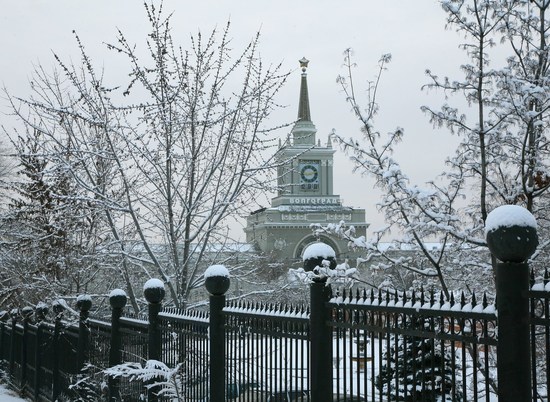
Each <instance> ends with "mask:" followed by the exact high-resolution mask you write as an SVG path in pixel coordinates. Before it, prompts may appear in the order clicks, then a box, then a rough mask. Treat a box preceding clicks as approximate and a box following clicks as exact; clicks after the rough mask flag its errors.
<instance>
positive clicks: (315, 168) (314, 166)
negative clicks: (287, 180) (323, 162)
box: [299, 161, 319, 190]
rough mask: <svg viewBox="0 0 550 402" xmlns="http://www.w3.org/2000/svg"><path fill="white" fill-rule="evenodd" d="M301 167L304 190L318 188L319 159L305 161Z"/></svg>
mask: <svg viewBox="0 0 550 402" xmlns="http://www.w3.org/2000/svg"><path fill="white" fill-rule="evenodd" d="M299 167H300V186H301V188H302V190H317V189H318V188H319V163H318V162H317V161H303V162H302V163H300V166H299Z"/></svg>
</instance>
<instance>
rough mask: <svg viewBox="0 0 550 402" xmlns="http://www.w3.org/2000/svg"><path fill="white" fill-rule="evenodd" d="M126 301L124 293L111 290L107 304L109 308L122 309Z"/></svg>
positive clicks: (120, 290)
mask: <svg viewBox="0 0 550 402" xmlns="http://www.w3.org/2000/svg"><path fill="white" fill-rule="evenodd" d="M127 300H128V298H127V297H126V292H125V291H124V290H122V289H113V290H111V293H109V304H111V308H124V306H126V301H127Z"/></svg>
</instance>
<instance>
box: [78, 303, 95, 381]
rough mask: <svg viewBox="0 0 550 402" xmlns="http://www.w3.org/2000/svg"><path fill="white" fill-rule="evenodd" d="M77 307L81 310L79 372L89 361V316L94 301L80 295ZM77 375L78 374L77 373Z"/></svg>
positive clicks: (79, 323)
mask: <svg viewBox="0 0 550 402" xmlns="http://www.w3.org/2000/svg"><path fill="white" fill-rule="evenodd" d="M76 307H77V308H78V309H79V310H80V319H79V320H78V346H77V355H76V364H77V366H76V367H77V370H78V371H80V370H82V369H83V368H84V364H86V362H87V361H88V348H89V335H90V328H88V316H89V315H90V309H91V308H92V299H91V297H90V296H87V295H80V296H78V297H77V298H76ZM75 374H76V373H75Z"/></svg>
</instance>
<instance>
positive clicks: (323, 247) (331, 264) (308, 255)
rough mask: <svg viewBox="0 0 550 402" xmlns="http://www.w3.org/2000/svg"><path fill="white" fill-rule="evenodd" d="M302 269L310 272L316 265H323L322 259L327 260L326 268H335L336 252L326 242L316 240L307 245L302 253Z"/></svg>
mask: <svg viewBox="0 0 550 402" xmlns="http://www.w3.org/2000/svg"><path fill="white" fill-rule="evenodd" d="M302 260H303V262H304V271H306V272H311V271H313V270H314V269H315V268H317V267H323V266H324V264H323V261H328V268H330V269H335V268H336V253H335V252H334V249H333V248H332V247H330V246H329V245H328V244H326V243H322V242H318V243H313V244H310V245H309V246H307V247H306V248H305V250H304V253H303V254H302Z"/></svg>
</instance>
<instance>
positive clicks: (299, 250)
mask: <svg viewBox="0 0 550 402" xmlns="http://www.w3.org/2000/svg"><path fill="white" fill-rule="evenodd" d="M319 241H320V242H322V243H325V244H328V245H329V246H330V247H332V248H333V250H334V252H335V253H336V257H338V256H339V255H340V249H339V248H338V246H337V245H336V242H335V241H334V240H332V239H331V238H330V237H328V236H324V235H320V236H319V237H316V236H313V235H308V236H306V237H304V238H302V240H300V241H299V242H298V244H297V245H296V247H295V248H294V253H293V255H294V257H295V258H299V259H301V258H302V254H303V253H304V249H305V248H306V247H307V246H309V245H310V244H313V243H317V242H319Z"/></svg>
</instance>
